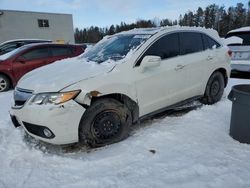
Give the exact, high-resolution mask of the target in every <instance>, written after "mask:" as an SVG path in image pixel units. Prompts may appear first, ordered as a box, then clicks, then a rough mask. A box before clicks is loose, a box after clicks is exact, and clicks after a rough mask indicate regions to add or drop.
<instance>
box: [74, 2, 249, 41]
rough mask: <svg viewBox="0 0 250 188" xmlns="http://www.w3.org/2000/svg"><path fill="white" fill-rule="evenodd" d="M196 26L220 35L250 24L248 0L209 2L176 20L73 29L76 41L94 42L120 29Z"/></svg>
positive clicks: (145, 21) (140, 21)
mask: <svg viewBox="0 0 250 188" xmlns="http://www.w3.org/2000/svg"><path fill="white" fill-rule="evenodd" d="M174 25H180V26H197V27H205V28H213V29H215V30H217V31H218V32H219V35H220V36H222V37H223V36H225V35H226V34H227V32H228V31H230V30H233V29H236V28H240V27H244V26H250V1H249V2H248V4H247V7H245V5H244V4H243V3H237V4H236V6H230V7H229V8H227V9H226V8H225V7H224V6H218V5H216V4H211V5H209V6H207V7H206V8H205V9H202V8H201V7H199V8H198V9H197V10H196V11H189V12H186V13H185V14H184V15H180V17H179V19H178V20H170V19H167V18H166V19H162V20H156V19H155V20H137V21H136V22H135V23H131V24H127V23H125V22H121V23H120V24H119V25H111V26H110V27H103V28H100V27H97V26H91V27H89V28H83V29H79V28H76V29H75V41H76V43H96V42H98V41H99V40H101V39H102V38H103V37H104V36H106V35H112V34H115V33H118V32H121V31H127V30H131V29H134V28H150V27H159V26H174Z"/></svg>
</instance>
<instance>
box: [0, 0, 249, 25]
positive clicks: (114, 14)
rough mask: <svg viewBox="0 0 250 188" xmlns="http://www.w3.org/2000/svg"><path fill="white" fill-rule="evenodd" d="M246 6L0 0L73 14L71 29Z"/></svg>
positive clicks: (199, 0) (169, 0) (156, 0)
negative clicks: (212, 7)
mask: <svg viewBox="0 0 250 188" xmlns="http://www.w3.org/2000/svg"><path fill="white" fill-rule="evenodd" d="M238 2H242V3H244V4H245V5H247V2H248V0H217V1H216V0H0V9H11V10H27V11H40V12H55V13H70V14H73V20H74V27H79V28H83V27H89V26H91V25H94V26H101V27H105V26H110V25H111V24H119V23H120V22H121V21H124V22H126V23H131V22H134V21H136V20H138V19H153V18H155V17H157V18H160V19H161V18H169V19H178V17H179V15H180V14H183V13H185V12H187V11H188V10H191V11H194V10H196V9H197V8H198V7H199V6H200V7H202V8H204V7H206V6H207V5H209V4H213V3H216V4H218V5H224V6H226V7H228V6H231V5H233V6H235V5H236V4H237V3H238Z"/></svg>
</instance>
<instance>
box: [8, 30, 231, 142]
mask: <svg viewBox="0 0 250 188" xmlns="http://www.w3.org/2000/svg"><path fill="white" fill-rule="evenodd" d="M229 73H230V56H229V54H228V47H227V46H226V45H224V44H223V43H222V42H221V39H220V38H219V36H218V34H217V32H216V31H214V30H211V29H209V30H207V29H203V28H189V27H167V28H153V29H135V30H131V31H127V32H122V33H118V34H115V35H113V36H109V37H106V38H104V39H103V40H102V41H100V42H99V43H98V44H96V45H95V46H94V47H93V48H91V49H90V50H89V51H87V52H86V53H84V54H83V55H81V56H79V57H77V58H72V59H67V60H63V61H59V62H57V63H55V64H52V65H49V66H45V67H43V68H40V69H37V70H35V71H32V72H30V73H28V74H27V75H25V76H24V77H23V78H22V79H21V80H20V81H19V83H18V85H17V87H16V89H15V91H14V103H13V106H12V110H11V117H12V121H13V123H14V124H15V125H16V126H20V125H21V126H22V127H24V129H25V131H26V132H27V133H28V134H30V135H31V136H33V137H35V138H37V139H40V140H43V141H45V142H49V143H53V144H69V143H74V142H78V141H82V142H86V143H88V144H89V145H91V146H93V147H97V146H103V145H106V144H111V143H114V142H118V141H120V140H122V139H124V138H126V137H127V136H128V134H129V129H130V126H131V125H132V124H133V123H136V122H137V121H138V120H140V119H142V118H144V117H146V116H149V115H152V114H155V113H158V112H161V111H163V110H166V109H169V108H175V107H176V106H178V105H180V104H183V103H184V102H187V101H190V100H195V99H200V101H201V102H202V103H204V104H213V103H216V102H217V101H219V100H220V99H221V97H222V95H223V91H224V87H225V86H226V85H227V81H228V75H229Z"/></svg>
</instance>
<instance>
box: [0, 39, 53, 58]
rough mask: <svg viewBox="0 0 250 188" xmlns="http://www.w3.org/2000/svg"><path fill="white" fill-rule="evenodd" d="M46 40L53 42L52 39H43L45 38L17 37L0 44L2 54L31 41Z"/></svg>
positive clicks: (42, 41)
mask: <svg viewBox="0 0 250 188" xmlns="http://www.w3.org/2000/svg"><path fill="white" fill-rule="evenodd" d="M44 42H52V41H51V40H43V39H17V40H9V41H6V42H3V43H1V44H0V55H3V54H6V53H8V52H11V51H12V50H15V49H17V48H19V47H21V46H23V45H26V44H31V43H44Z"/></svg>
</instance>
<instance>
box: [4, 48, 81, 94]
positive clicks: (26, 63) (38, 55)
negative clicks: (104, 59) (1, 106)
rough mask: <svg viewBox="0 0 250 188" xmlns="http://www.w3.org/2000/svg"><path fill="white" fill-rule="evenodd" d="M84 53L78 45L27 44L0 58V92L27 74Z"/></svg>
mask: <svg viewBox="0 0 250 188" xmlns="http://www.w3.org/2000/svg"><path fill="white" fill-rule="evenodd" d="M83 52H84V48H83V47H82V46H79V45H68V44H67V45H65V44H53V43H40V44H28V45H25V46H22V47H20V48H18V49H16V50H13V51H11V52H9V53H7V54H4V55H1V56H0V92H2V91H7V90H9V88H10V87H14V86H15V85H16V84H17V82H18V80H19V79H20V78H21V77H22V76H23V75H24V74H26V73H27V72H29V71H31V70H33V69H35V68H38V67H41V66H44V65H47V64H50V63H53V62H55V61H57V60H60V59H64V58H69V57H75V56H78V55H80V54H81V53H83Z"/></svg>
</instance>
